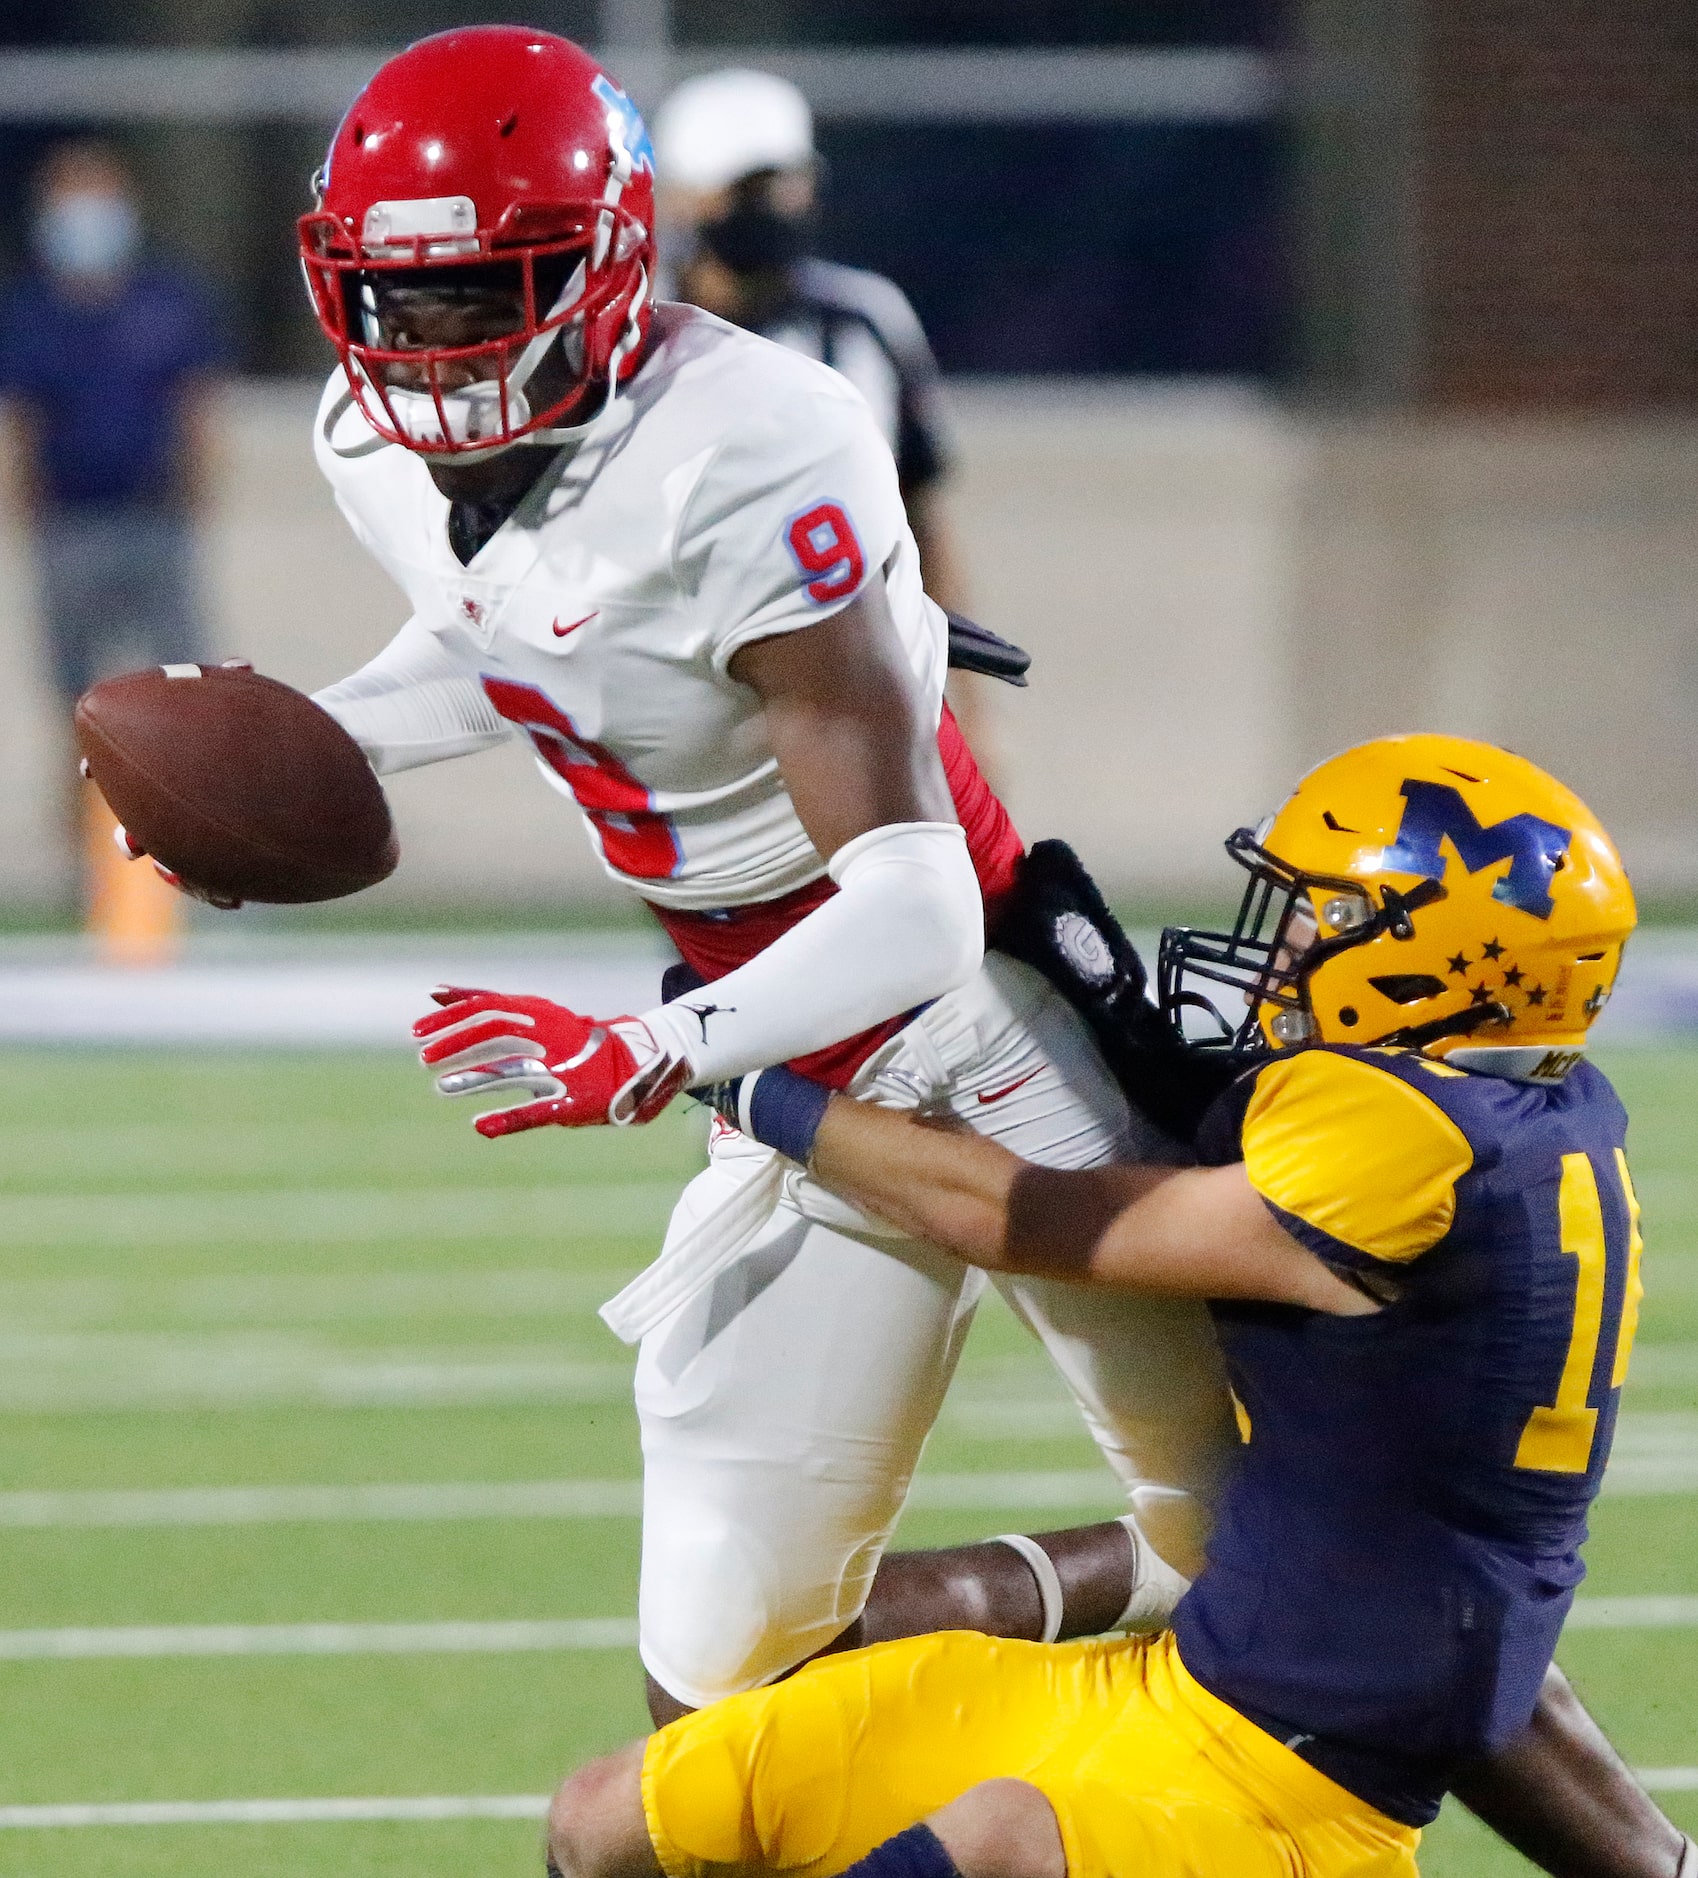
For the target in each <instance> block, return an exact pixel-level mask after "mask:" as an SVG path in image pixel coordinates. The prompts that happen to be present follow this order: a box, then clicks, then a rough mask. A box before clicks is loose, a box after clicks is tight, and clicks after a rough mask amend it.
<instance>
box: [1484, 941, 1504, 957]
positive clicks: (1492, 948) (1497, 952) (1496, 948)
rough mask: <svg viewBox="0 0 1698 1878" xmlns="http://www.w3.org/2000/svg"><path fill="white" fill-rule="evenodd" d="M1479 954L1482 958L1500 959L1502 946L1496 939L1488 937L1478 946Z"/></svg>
mask: <svg viewBox="0 0 1698 1878" xmlns="http://www.w3.org/2000/svg"><path fill="white" fill-rule="evenodd" d="M1480 956H1481V958H1483V959H1501V958H1502V957H1503V947H1502V946H1501V945H1500V944H1499V943H1498V941H1497V940H1496V939H1488V940H1487V941H1486V943H1485V944H1484V945H1483V946H1482V947H1481V948H1480Z"/></svg>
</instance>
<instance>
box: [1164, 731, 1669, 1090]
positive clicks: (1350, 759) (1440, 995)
mask: <svg viewBox="0 0 1698 1878" xmlns="http://www.w3.org/2000/svg"><path fill="white" fill-rule="evenodd" d="M1226 850H1227V853H1228V854H1230V855H1231V856H1232V858H1233V859H1234V860H1235V861H1237V862H1238V863H1239V865H1240V866H1241V867H1244V868H1247V869H1248V870H1249V873H1250V884H1249V886H1248V887H1247V888H1246V889H1245V894H1244V902H1243V905H1242V906H1241V907H1240V909H1239V914H1238V921H1237V924H1236V925H1235V927H1234V928H1233V930H1232V932H1231V933H1207V932H1199V931H1193V930H1172V931H1169V932H1167V933H1165V934H1164V935H1163V937H1162V950H1161V966H1160V985H1161V1001H1162V1007H1163V1009H1164V1011H1166V1013H1167V1015H1168V1017H1169V1019H1170V1021H1171V1022H1173V1023H1174V1024H1175V1026H1176V1027H1178V1028H1179V1029H1180V1031H1181V1033H1182V1034H1187V1033H1192V1034H1189V1036H1188V1040H1189V1041H1190V1042H1191V1043H1193V1044H1202V1045H1203V1046H1204V1047H1211V1046H1212V1047H1214V1048H1218V1049H1222V1050H1225V1051H1228V1052H1230V1053H1231V1054H1233V1055H1237V1056H1247V1055H1250V1054H1252V1053H1254V1052H1256V1051H1258V1050H1262V1049H1270V1048H1271V1049H1276V1050H1277V1049H1281V1048H1285V1047H1290V1046H1294V1045H1298V1044H1305V1043H1351V1044H1402V1045H1406V1046H1409V1047H1411V1048H1416V1049H1422V1050H1425V1051H1427V1052H1428V1053H1429V1054H1431V1055H1435V1056H1439V1055H1442V1056H1449V1057H1451V1058H1452V1059H1454V1060H1455V1061H1457V1062H1459V1063H1462V1064H1464V1065H1465V1066H1467V1067H1471V1068H1477V1069H1482V1070H1486V1069H1489V1070H1494V1071H1496V1072H1497V1073H1498V1074H1500V1075H1508V1076H1518V1077H1523V1078H1527V1079H1530V1080H1538V1081H1551V1080H1554V1079H1556V1078H1558V1077H1560V1076H1562V1075H1563V1074H1565V1073H1566V1072H1567V1070H1568V1069H1569V1068H1570V1067H1571V1066H1572V1064H1573V1062H1574V1060H1575V1058H1576V1055H1577V1054H1578V1052H1579V1051H1580V1050H1581V1049H1583V1048H1584V1046H1585V1041H1586V1032H1587V1029H1588V1027H1589V1026H1590V1025H1591V1022H1592V1020H1593V1019H1594V1018H1595V1017H1596V1016H1597V1015H1598V1013H1599V1012H1600V1011H1601V1010H1602V1009H1603V1007H1604V1004H1605V1002H1606V1001H1607V999H1608V998H1609V995H1610V990H1611V988H1612V987H1613V985H1614V984H1615V977H1616V972H1617V969H1618V968H1619V966H1620V964H1621V953H1622V947H1623V945H1624V944H1625V943H1626V941H1627V936H1628V934H1629V933H1631V932H1632V930H1633V927H1634V924H1635V922H1636V920H1637V917H1638V915H1637V913H1636V911H1635V908H1634V904H1633V889H1632V887H1631V886H1630V885H1629V884H1628V879H1627V873H1626V870H1625V869H1624V868H1623V866H1622V864H1621V856H1620V855H1619V854H1617V853H1616V850H1615V844H1614V843H1613V842H1612V841H1611V840H1610V838H1609V836H1608V835H1607V834H1606V833H1605V832H1604V830H1603V828H1602V826H1601V825H1600V824H1599V822H1598V819H1597V817H1596V816H1594V815H1593V814H1592V812H1591V810H1590V809H1588V808H1587V807H1586V805H1585V803H1583V802H1582V801H1581V800H1580V799H1579V797H1578V796H1576V795H1574V794H1573V793H1572V792H1571V791H1569V790H1567V789H1565V788H1564V787H1563V786H1562V784H1561V783H1559V782H1558V781H1556V779H1555V778H1554V777H1552V776H1548V775H1547V774H1546V773H1545V772H1544V771H1543V770H1542V769H1539V768H1538V767H1537V766H1536V765H1534V764H1532V763H1529V762H1528V761H1527V760H1526V759H1525V758H1524V757H1519V756H1513V755H1511V754H1510V752H1509V751H1507V750H1499V749H1495V748H1494V747H1493V746H1492V745H1491V744H1487V743H1475V742H1472V741H1471V740H1469V739H1467V738H1464V737H1439V736H1409V737H1379V738H1376V739H1375V740H1374V741H1373V742H1372V743H1364V744H1358V745H1357V746H1356V748H1355V749H1353V750H1346V751H1345V752H1344V753H1343V755H1342V756H1335V757H1333V758H1331V759H1330V760H1329V761H1328V762H1325V763H1323V764H1321V765H1320V767H1319V768H1318V769H1314V770H1311V771H1310V772H1309V774H1308V775H1307V776H1305V777H1304V778H1303V780H1302V782H1301V783H1299V784H1298V786H1297V789H1296V791H1295V792H1294V793H1293V794H1292V796H1291V798H1290V800H1289V801H1288V802H1287V803H1286V804H1285V806H1284V807H1283V808H1282V809H1281V810H1280V811H1279V813H1278V814H1277V815H1276V816H1274V817H1273V819H1272V820H1271V821H1270V822H1267V823H1264V824H1263V826H1262V827H1260V828H1258V829H1255V830H1251V829H1248V828H1241V829H1239V830H1238V832H1237V833H1236V834H1235V835H1233V836H1232V838H1231V839H1230V840H1229V841H1228V842H1227V844H1226ZM1193 978H1201V979H1205V980H1209V981H1212V982H1213V983H1216V984H1224V985H1231V986H1234V987H1236V988H1238V989H1239V990H1241V991H1242V992H1243V993H1244V997H1245V1003H1246V1007H1247V1009H1246V1014H1245V1016H1244V1018H1243V1019H1242V1020H1241V1021H1235V1020H1234V1019H1229V1018H1228V1017H1226V1016H1224V1015H1222V1014H1221V1013H1220V1012H1219V1011H1218V1010H1217V1009H1216V1007H1215V1005H1214V1003H1213V1001H1212V1000H1210V999H1209V998H1206V997H1204V996H1203V995H1202V994H1201V993H1200V992H1199V991H1197V990H1196V989H1194V988H1193V987H1192V986H1191V985H1190V984H1189V983H1188V982H1187V981H1188V980H1189V979H1193ZM1199 1013H1201V1014H1202V1015H1203V1016H1204V1017H1205V1018H1206V1019H1212V1021H1213V1024H1214V1026H1215V1027H1216V1030H1217V1034H1215V1035H1213V1036H1204V1037H1199V1036H1197V1035H1195V1034H1194V1033H1195V1030H1196V1023H1195V1017H1196V1015H1197V1014H1199Z"/></svg>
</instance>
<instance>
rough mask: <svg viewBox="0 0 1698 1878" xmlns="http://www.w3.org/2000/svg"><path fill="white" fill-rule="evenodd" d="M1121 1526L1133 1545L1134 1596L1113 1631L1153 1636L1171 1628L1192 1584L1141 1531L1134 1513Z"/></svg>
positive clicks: (1122, 1521)
mask: <svg viewBox="0 0 1698 1878" xmlns="http://www.w3.org/2000/svg"><path fill="white" fill-rule="evenodd" d="M1120 1523H1121V1525H1123V1526H1124V1527H1125V1528H1126V1536H1127V1538H1128V1539H1130V1540H1131V1541H1132V1595H1131V1596H1130V1597H1129V1598H1128V1599H1127V1600H1126V1608H1125V1610H1123V1611H1122V1612H1121V1613H1120V1615H1119V1617H1118V1618H1116V1619H1115V1621H1114V1622H1113V1623H1112V1624H1110V1625H1109V1628H1110V1629H1111V1630H1125V1631H1129V1632H1130V1633H1131V1634H1132V1635H1133V1636H1153V1635H1154V1634H1155V1632H1156V1631H1158V1630H1165V1629H1166V1628H1167V1627H1168V1624H1169V1623H1170V1622H1171V1621H1172V1619H1173V1607H1174V1606H1175V1605H1176V1604H1177V1603H1178V1602H1179V1600H1180V1599H1181V1598H1182V1597H1184V1595H1185V1593H1186V1592H1187V1591H1189V1590H1190V1589H1191V1580H1190V1579H1189V1578H1184V1577H1181V1576H1180V1574H1179V1573H1178V1572H1176V1571H1175V1570H1174V1569H1173V1567H1172V1566H1171V1565H1170V1564H1168V1562H1167V1560H1166V1559H1164V1558H1163V1557H1162V1555H1161V1554H1160V1553H1159V1552H1158V1551H1157V1550H1156V1549H1155V1547H1154V1546H1153V1545H1151V1544H1150V1542H1149V1540H1148V1539H1146V1538H1145V1537H1144V1535H1143V1534H1142V1533H1141V1532H1140V1531H1139V1530H1138V1522H1137V1520H1136V1519H1134V1518H1133V1516H1132V1515H1131V1514H1130V1513H1126V1514H1123V1515H1122V1517H1121V1521H1120Z"/></svg>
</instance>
